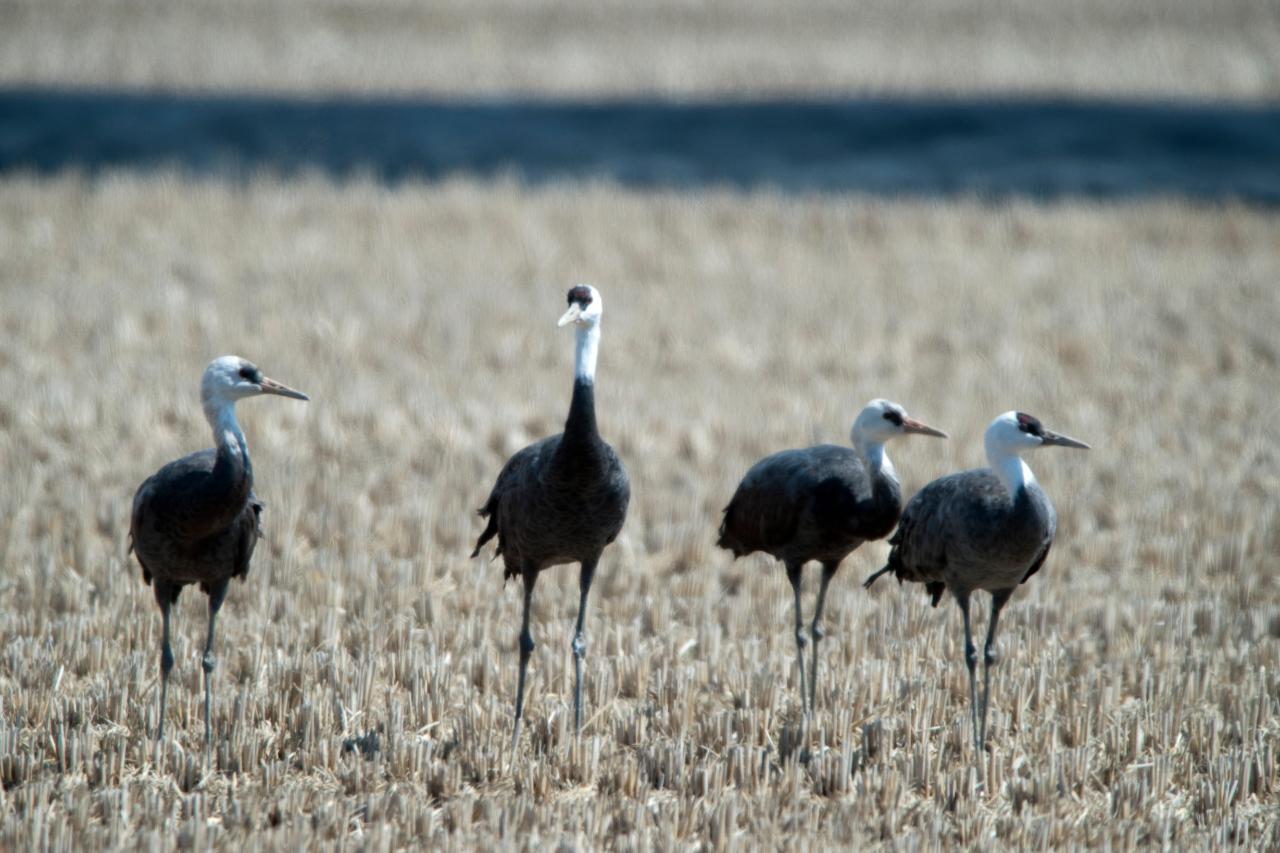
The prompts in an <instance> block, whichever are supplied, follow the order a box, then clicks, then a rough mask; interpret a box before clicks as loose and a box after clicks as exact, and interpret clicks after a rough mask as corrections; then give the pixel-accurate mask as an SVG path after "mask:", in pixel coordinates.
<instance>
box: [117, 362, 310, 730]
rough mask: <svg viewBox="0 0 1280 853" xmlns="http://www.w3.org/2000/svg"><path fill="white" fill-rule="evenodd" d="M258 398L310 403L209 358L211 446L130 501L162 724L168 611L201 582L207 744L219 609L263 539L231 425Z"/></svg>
mask: <svg viewBox="0 0 1280 853" xmlns="http://www.w3.org/2000/svg"><path fill="white" fill-rule="evenodd" d="M260 394H277V395H279V396H281V397H292V398H294V399H295V400H307V399H310V398H309V397H307V395H306V394H303V393H302V392H301V391H295V390H293V389H292V388H289V387H287V386H285V385H282V384H280V383H279V382H276V381H275V380H274V379H268V378H267V377H265V376H263V375H262V371H261V370H259V369H258V368H257V367H256V366H255V365H254V364H252V363H251V362H248V361H245V360H244V359H243V358H239V357H238V356H234V355H226V356H223V357H221V358H217V359H214V360H213V361H212V362H210V363H209V366H208V367H207V368H205V371H204V378H203V379H202V380H201V382H200V402H201V405H202V406H203V408H204V416H205V418H206V419H207V420H208V421H209V425H210V426H211V427H213V441H214V445H215V446H214V447H213V448H211V449H208V450H200V451H197V452H195V453H190V454H188V455H186V456H183V457H182V458H181V459H177V460H175V461H173V462H170V463H169V464H168V465H165V466H164V467H163V468H161V469H160V470H159V471H157V472H156V473H154V474H152V475H151V476H150V477H148V478H147V479H146V480H145V481H143V483H142V485H141V486H139V487H138V493H137V494H136V495H134V496H133V516H132V519H131V522H130V524H129V547H130V548H131V549H132V551H133V553H134V555H135V556H136V557H137V558H138V563H139V564H140V565H141V566H142V578H143V580H145V581H146V582H147V583H149V584H151V586H152V589H153V590H154V591H155V596H156V603H157V604H159V605H160V615H161V618H162V619H163V626H164V627H163V637H162V639H161V644H162V645H161V648H160V725H159V727H158V729H157V731H156V737H157V738H163V737H164V706H165V697H166V695H167V693H168V690H169V672H170V670H172V669H173V650H172V649H171V648H170V646H169V611H170V609H171V608H172V607H173V604H174V602H176V601H177V600H178V594H179V593H180V592H182V588H183V587H184V586H186V585H188V584H195V583H198V584H200V588H201V589H202V590H204V591H205V593H207V594H208V596H209V633H208V635H207V637H206V639H205V645H204V658H203V661H202V663H203V667H204V740H205V745H206V747H207V746H208V745H209V744H210V743H211V741H212V730H211V728H210V724H209V678H210V676H211V675H212V674H213V669H214V665H215V661H214V657H213V628H214V622H215V620H216V619H217V617H218V608H220V607H221V606H222V600H223V599H224V598H225V597H226V595H227V585H228V584H229V583H230V581H231V579H232V578H234V577H238V578H241V579H242V580H243V579H244V578H245V577H246V576H247V575H248V573H249V559H250V558H251V557H252V556H253V548H254V546H255V545H256V544H257V541H258V537H259V536H260V535H261V527H260V520H261V517H262V503H261V502H260V501H259V500H258V499H257V497H255V496H254V494H253V467H252V465H251V464H250V463H249V446H248V445H247V444H246V443H245V440H244V433H243V432H241V431H240V424H239V423H238V422H237V421H236V401H237V400H240V399H243V398H245V397H256V396H258V395H260Z"/></svg>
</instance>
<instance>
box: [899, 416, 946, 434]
mask: <svg viewBox="0 0 1280 853" xmlns="http://www.w3.org/2000/svg"><path fill="white" fill-rule="evenodd" d="M902 431H903V432H905V433H907V434H908V435H932V436H934V437H935V438H949V437H950V436H948V435H947V434H946V433H945V432H943V431H942V430H940V429H934V428H933V427H931V426H929V425H928V424H927V423H925V422H924V421H918V420H916V419H915V418H903V419H902Z"/></svg>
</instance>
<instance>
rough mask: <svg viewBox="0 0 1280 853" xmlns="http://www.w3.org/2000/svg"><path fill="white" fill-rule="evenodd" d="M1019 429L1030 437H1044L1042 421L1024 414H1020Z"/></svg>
mask: <svg viewBox="0 0 1280 853" xmlns="http://www.w3.org/2000/svg"><path fill="white" fill-rule="evenodd" d="M1018 429H1020V430H1022V431H1023V432H1025V433H1027V434H1028V435H1036V436H1043V435H1044V426H1043V425H1041V423H1040V421H1039V420H1038V419H1036V418H1034V417H1032V416H1031V415H1027V414H1023V413H1022V412H1018Z"/></svg>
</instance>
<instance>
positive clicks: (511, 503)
mask: <svg viewBox="0 0 1280 853" xmlns="http://www.w3.org/2000/svg"><path fill="white" fill-rule="evenodd" d="M630 500H631V484H630V481H629V480H628V478H627V472H626V469H625V468H623V467H622V462H621V461H620V460H619V459H618V455H617V454H616V453H614V451H613V448H612V447H610V446H609V445H608V444H607V443H606V442H605V441H604V440H603V439H602V438H601V437H600V433H599V431H598V430H597V429H596V419H595V403H594V391H593V386H592V383H591V382H588V381H583V380H578V381H577V382H576V383H575V384H574V389H573V400H572V402H571V403H570V406H569V417H568V419H567V421H566V422H565V430H564V432H563V433H560V434H559V435H553V436H550V437H548V438H544V439H542V440H541V441H538V442H535V443H534V444H531V445H529V446H528V447H526V448H524V449H523V450H521V451H520V452H518V453H516V454H515V455H514V456H512V457H511V458H510V459H508V460H507V463H506V464H505V465H503V466H502V471H501V472H499V474H498V479H497V482H496V483H494V486H493V490H492V491H491V492H490V494H489V498H488V500H486V501H485V503H484V506H483V507H481V509H480V514H481V516H484V517H485V518H487V519H488V520H489V521H488V524H487V525H486V527H485V529H484V532H482V533H481V534H480V538H479V540H478V541H477V542H476V550H475V552H474V553H473V555H472V556H475V554H478V553H479V551H480V548H481V547H482V546H483V545H484V544H485V543H486V542H488V541H489V540H490V539H492V538H493V537H494V536H495V535H496V536H497V537H498V549H497V553H498V554H501V555H502V559H503V563H504V566H505V570H504V572H503V577H504V578H508V577H518V576H520V575H521V574H522V573H523V572H525V571H530V570H531V571H535V572H538V571H542V570H543V569H547V568H550V567H551V566H558V565H562V564H564V563H581V562H587V561H594V560H597V559H599V557H600V553H601V552H602V551H603V550H604V548H605V546H606V545H608V544H609V543H610V542H612V541H613V540H614V539H616V538H617V536H618V533H619V532H620V531H621V530H622V525H623V522H624V521H626V517H627V505H628V504H629V502H630Z"/></svg>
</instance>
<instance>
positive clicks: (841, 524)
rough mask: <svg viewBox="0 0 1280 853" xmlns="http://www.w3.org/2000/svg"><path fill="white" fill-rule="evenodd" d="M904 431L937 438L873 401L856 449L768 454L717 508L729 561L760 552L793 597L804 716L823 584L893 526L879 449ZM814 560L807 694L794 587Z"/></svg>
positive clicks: (887, 472) (889, 469) (893, 480)
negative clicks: (782, 573) (817, 567)
mask: <svg viewBox="0 0 1280 853" xmlns="http://www.w3.org/2000/svg"><path fill="white" fill-rule="evenodd" d="M911 433H918V434H923V435H935V436H942V435H943V433H941V432H939V431H938V430H935V429H933V428H932V427H928V426H925V425H924V424H922V423H920V422H919V421H916V420H913V419H912V418H909V417H907V415H906V412H905V411H903V409H902V407H901V406H899V405H897V404H896V403H890V402H889V401H887V400H873V401H871V403H869V404H867V406H866V407H865V408H864V409H863V410H862V412H861V413H859V415H858V418H857V420H856V421H855V422H854V426H853V429H852V430H851V441H852V442H853V444H854V445H855V446H856V447H857V448H858V449H856V450H855V449H854V448H852V447H839V446H836V445H833V444H820V445H817V446H815V447H807V448H804V449H797V450H783V451H780V452H778V453H774V454H773V455H771V456H767V457H765V458H764V459H762V460H760V461H759V462H757V463H756V464H755V465H753V466H752V467H751V469H750V470H749V471H747V473H746V476H744V477H743V478H742V482H741V483H739V484H738V488H737V490H736V491H735V492H734V495H733V498H732V499H731V500H730V501H729V504H728V506H726V507H725V509H724V519H723V521H722V522H721V524H720V537H719V540H718V541H717V543H716V544H717V545H719V546H720V547H721V548H725V549H728V550H729V551H732V552H733V556H734V557H735V558H737V557H742V556H746V555H747V554H751V553H754V552H756V551H762V552H764V553H766V554H769V555H770V556H772V557H774V558H775V559H777V560H779V561H781V562H782V563H783V565H784V566H785V567H786V569H787V579H788V580H789V581H790V583H791V589H792V593H793V595H794V597H795V636H796V658H797V663H798V666H799V672H800V675H799V678H800V699H801V703H802V704H803V705H805V709H806V713H808V712H812V711H813V710H814V707H815V705H816V698H817V676H818V647H819V644H820V642H821V640H822V638H823V636H824V632H823V628H822V610H823V606H824V604H825V602H826V596H827V586H828V585H829V584H830V582H831V579H832V578H833V577H834V576H835V573H836V572H837V571H838V570H839V568H840V563H841V561H843V560H844V558H845V557H847V556H848V555H849V554H850V553H852V552H853V551H854V550H855V549H857V548H858V546H860V545H861V544H862V543H863V542H866V541H867V540H869V539H883V538H884V537H885V536H888V535H889V533H890V532H891V531H892V530H893V526H894V524H896V523H897V521H898V515H899V513H900V512H901V511H902V487H901V486H900V485H899V484H898V478H897V475H896V474H895V472H894V470H893V466H892V464H890V463H889V461H888V457H887V456H886V455H885V454H884V447H883V444H884V442H885V441H887V440H889V439H891V438H894V437H896V436H898V435H903V434H911ZM813 560H816V561H818V562H820V563H822V580H821V585H820V586H819V589H818V598H817V602H816V604H815V606H814V617H813V624H812V626H811V628H810V633H811V634H812V636H813V656H812V660H811V672H810V675H809V692H808V694H807V695H806V693H805V671H804V646H805V644H806V638H805V636H804V628H803V623H802V619H801V608H800V581H801V570H802V568H803V567H804V565H805V564H806V563H808V562H810V561H813Z"/></svg>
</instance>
